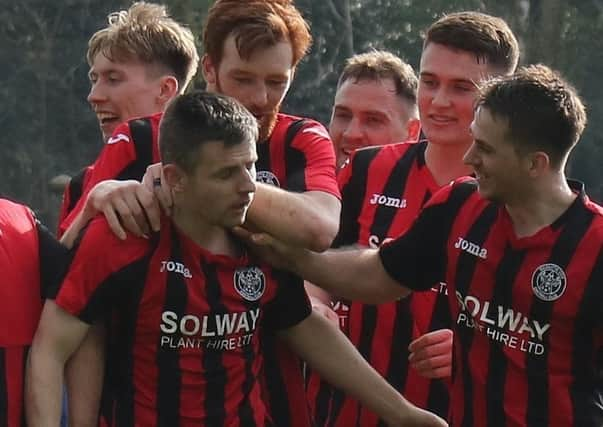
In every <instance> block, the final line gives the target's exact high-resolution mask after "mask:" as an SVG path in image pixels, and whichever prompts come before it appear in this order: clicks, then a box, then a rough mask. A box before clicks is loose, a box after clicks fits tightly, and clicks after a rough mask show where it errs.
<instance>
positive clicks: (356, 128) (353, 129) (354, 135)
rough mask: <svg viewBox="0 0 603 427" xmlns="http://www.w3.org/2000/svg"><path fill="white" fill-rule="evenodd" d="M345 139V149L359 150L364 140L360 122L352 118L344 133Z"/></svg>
mask: <svg viewBox="0 0 603 427" xmlns="http://www.w3.org/2000/svg"><path fill="white" fill-rule="evenodd" d="M343 137H344V139H343V145H344V148H352V149H353V148H358V146H359V144H360V142H359V140H360V139H361V138H362V127H361V126H360V120H358V119H357V118H356V117H352V119H351V120H350V121H349V122H348V124H347V126H346V127H345V129H344V131H343Z"/></svg>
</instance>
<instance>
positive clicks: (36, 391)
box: [25, 342, 65, 427]
mask: <svg viewBox="0 0 603 427" xmlns="http://www.w3.org/2000/svg"><path fill="white" fill-rule="evenodd" d="M27 363H28V367H27V375H26V385H25V388H26V390H25V408H26V416H27V423H28V425H30V426H36V427H43V426H48V427H56V426H57V425H59V422H60V419H61V406H62V405H61V403H62V398H63V371H64V366H65V365H64V362H63V361H61V360H60V359H57V358H54V357H52V355H49V354H43V353H42V352H41V351H40V349H39V347H38V346H37V345H36V343H35V342H34V344H33V345H32V347H31V350H30V354H29V358H28V361H27Z"/></svg>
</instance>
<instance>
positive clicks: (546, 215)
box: [505, 174, 577, 238]
mask: <svg viewBox="0 0 603 427" xmlns="http://www.w3.org/2000/svg"><path fill="white" fill-rule="evenodd" d="M576 197H577V196H576V194H575V193H574V192H573V191H572V190H571V188H570V187H569V185H568V184H567V181H566V180H565V177H564V176H563V174H559V175H558V176H556V177H555V178H554V179H553V180H552V181H549V182H548V183H546V185H540V186H535V188H533V190H532V191H528V192H526V193H525V194H524V195H523V197H521V198H517V200H513V201H511V202H509V203H506V204H505V208H506V209H507V212H508V213H509V216H510V217H511V221H512V223H513V229H514V230H515V234H516V235H517V237H520V238H521V237H527V236H532V235H534V234H536V233H537V232H538V231H540V230H541V229H543V228H544V227H547V226H549V225H551V224H552V223H553V222H555V221H556V220H557V219H558V218H559V217H560V216H561V215H562V214H563V213H564V212H565V211H566V210H567V209H568V208H569V207H570V205H571V204H572V203H573V202H574V200H575V199H576Z"/></svg>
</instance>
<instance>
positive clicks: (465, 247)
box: [454, 237, 488, 259]
mask: <svg viewBox="0 0 603 427" xmlns="http://www.w3.org/2000/svg"><path fill="white" fill-rule="evenodd" d="M454 247H455V248H457V249H460V250H462V251H465V252H467V253H470V254H471V255H473V256H476V257H480V258H481V259H486V258H487V257H488V250H487V249H484V248H482V247H481V246H479V245H477V244H476V243H473V242H470V241H468V240H465V239H463V238H462V237H459V238H458V240H457V242H456V243H455V244H454Z"/></svg>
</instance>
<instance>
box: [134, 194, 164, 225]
mask: <svg viewBox="0 0 603 427" xmlns="http://www.w3.org/2000/svg"><path fill="white" fill-rule="evenodd" d="M136 199H137V201H138V204H139V205H140V207H141V209H142V211H143V215H144V217H145V222H147V223H148V224H149V225H150V227H151V229H152V230H153V231H159V229H160V227H161V208H160V207H159V201H158V200H157V198H156V197H155V195H154V194H153V193H152V192H150V191H149V190H148V189H147V188H146V187H144V186H142V185H139V186H138V187H137V189H136Z"/></svg>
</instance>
